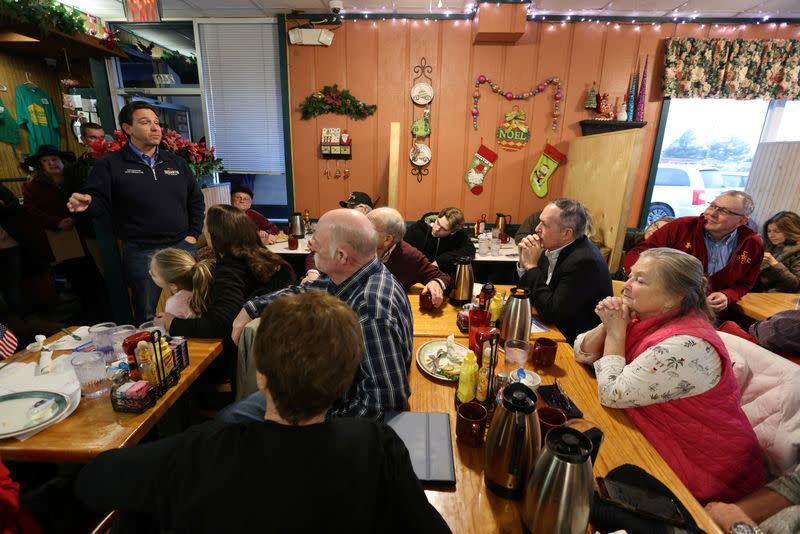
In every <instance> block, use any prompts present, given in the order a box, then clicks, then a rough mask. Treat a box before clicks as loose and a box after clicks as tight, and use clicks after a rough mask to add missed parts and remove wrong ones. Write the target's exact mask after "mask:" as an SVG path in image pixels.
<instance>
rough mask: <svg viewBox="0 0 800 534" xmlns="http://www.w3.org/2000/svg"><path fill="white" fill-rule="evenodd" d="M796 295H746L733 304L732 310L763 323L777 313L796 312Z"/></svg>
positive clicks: (797, 296) (799, 295)
mask: <svg viewBox="0 0 800 534" xmlns="http://www.w3.org/2000/svg"><path fill="white" fill-rule="evenodd" d="M798 298H800V294H797V293H748V294H746V295H745V296H744V297H742V299H741V300H739V302H737V303H736V304H734V309H735V310H736V311H738V312H739V313H741V314H742V315H745V316H747V317H749V318H751V319H754V320H756V321H763V320H764V319H769V318H770V317H772V316H773V315H775V314H776V313H778V312H782V311H786V310H796V309H797V303H798Z"/></svg>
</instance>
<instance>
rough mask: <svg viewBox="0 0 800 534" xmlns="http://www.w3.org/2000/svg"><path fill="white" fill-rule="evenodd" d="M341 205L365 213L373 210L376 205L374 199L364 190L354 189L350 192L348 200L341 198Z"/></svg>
mask: <svg viewBox="0 0 800 534" xmlns="http://www.w3.org/2000/svg"><path fill="white" fill-rule="evenodd" d="M339 205H340V206H341V207H343V208H348V209H351V210H358V211H360V212H361V213H363V214H364V215H366V214H367V213H369V212H370V211H372V209H373V208H374V207H375V205H374V204H373V203H372V199H371V198H370V197H369V195H368V194H366V193H364V192H363V191H353V192H352V193H350V196H349V197H347V200H340V201H339Z"/></svg>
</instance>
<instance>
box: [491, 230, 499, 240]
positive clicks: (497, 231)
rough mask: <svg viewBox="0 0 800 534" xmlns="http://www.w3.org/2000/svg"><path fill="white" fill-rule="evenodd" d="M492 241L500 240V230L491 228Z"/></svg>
mask: <svg viewBox="0 0 800 534" xmlns="http://www.w3.org/2000/svg"><path fill="white" fill-rule="evenodd" d="M492 239H500V229H499V228H492Z"/></svg>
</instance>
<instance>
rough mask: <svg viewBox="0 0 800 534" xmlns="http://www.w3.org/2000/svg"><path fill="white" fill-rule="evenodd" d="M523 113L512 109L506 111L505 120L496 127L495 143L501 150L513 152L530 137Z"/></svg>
mask: <svg viewBox="0 0 800 534" xmlns="http://www.w3.org/2000/svg"><path fill="white" fill-rule="evenodd" d="M526 119H527V117H526V116H525V113H524V112H522V111H520V110H519V109H514V111H510V112H508V113H506V120H505V122H504V123H503V124H501V125H500V127H498V128H497V135H496V137H497V144H498V145H500V148H502V149H503V150H509V151H512V152H515V151H517V150H519V149H520V148H522V147H524V146H525V144H526V143H527V142H528V139H530V132H528V122H527V120H526Z"/></svg>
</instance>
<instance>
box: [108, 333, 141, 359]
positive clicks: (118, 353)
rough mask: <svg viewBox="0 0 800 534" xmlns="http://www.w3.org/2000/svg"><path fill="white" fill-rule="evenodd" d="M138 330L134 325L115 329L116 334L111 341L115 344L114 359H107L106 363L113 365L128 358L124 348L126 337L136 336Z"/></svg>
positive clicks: (113, 334)
mask: <svg viewBox="0 0 800 534" xmlns="http://www.w3.org/2000/svg"><path fill="white" fill-rule="evenodd" d="M137 330H138V329H137V328H136V327H135V326H133V325H132V324H124V325H121V326H117V327H116V328H114V332H113V333H112V334H111V340H112V342H113V344H114V353H113V358H112V359H110V360H109V359H106V363H113V362H115V361H117V360H120V359H123V358H125V357H126V356H127V355H126V354H125V350H123V348H122V342H123V341H125V338H126V337H128V336H130V335H133V334H135V333H136V331H137Z"/></svg>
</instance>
